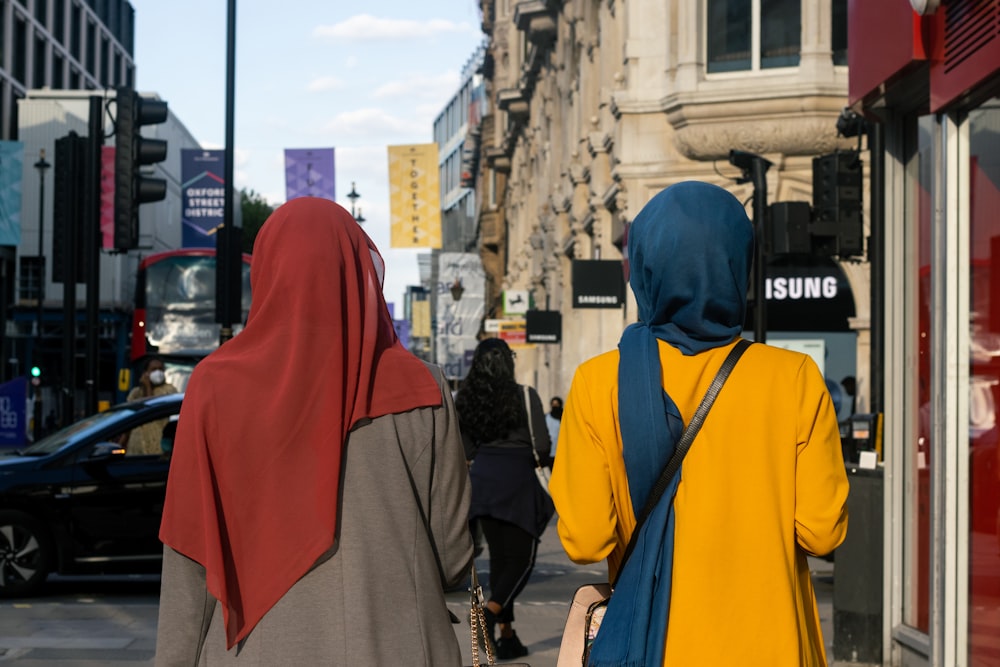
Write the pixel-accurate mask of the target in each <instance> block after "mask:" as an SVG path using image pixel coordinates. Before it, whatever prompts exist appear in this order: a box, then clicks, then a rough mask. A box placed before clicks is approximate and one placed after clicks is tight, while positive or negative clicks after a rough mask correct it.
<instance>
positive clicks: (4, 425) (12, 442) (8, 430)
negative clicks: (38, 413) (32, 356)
mask: <svg viewBox="0 0 1000 667" xmlns="http://www.w3.org/2000/svg"><path fill="white" fill-rule="evenodd" d="M27 402H28V378H25V377H20V378H15V379H13V380H11V381H10V382H4V383H3V384H0V447H20V446H22V445H24V444H25V443H26V442H27V441H28V421H27V418H28V405H27Z"/></svg>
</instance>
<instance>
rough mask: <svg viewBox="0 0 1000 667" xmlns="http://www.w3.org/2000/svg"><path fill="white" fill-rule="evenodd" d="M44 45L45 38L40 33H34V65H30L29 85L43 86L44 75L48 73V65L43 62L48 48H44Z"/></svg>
mask: <svg viewBox="0 0 1000 667" xmlns="http://www.w3.org/2000/svg"><path fill="white" fill-rule="evenodd" d="M45 46H46V45H45V40H44V39H43V38H42V36H41V35H40V34H39V35H36V36H35V63H34V66H33V67H32V70H33V71H32V77H31V78H32V79H33V81H32V84H31V85H33V86H34V87H35V88H44V87H45V75H46V74H48V71H49V69H48V66H47V65H46V63H45V56H46V51H48V49H46V48H45Z"/></svg>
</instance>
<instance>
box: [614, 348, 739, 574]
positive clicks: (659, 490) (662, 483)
mask: <svg viewBox="0 0 1000 667" xmlns="http://www.w3.org/2000/svg"><path fill="white" fill-rule="evenodd" d="M750 345H752V343H751V342H750V341H748V340H747V339H745V338H740V340H739V342H738V343H736V345H734V346H733V349H732V350H730V351H729V356H727V357H726V360H725V361H723V362H722V366H721V367H720V368H719V372H718V373H716V374H715V379H714V380H712V384H711V385H709V387H708V391H706V392H705V397H704V398H702V399H701V403H700V404H699V405H698V409H697V410H696V411H695V413H694V416H693V417H691V421H690V422H689V423H688V425H687V427H686V428H685V429H684V433H682V434H681V439H680V440H678V441H677V446H676V447H675V448H674V454H673V456H671V457H670V460H669V461H667V466H666V467H665V468H664V469H663V473H662V474H661V475H660V478H659V479H658V480H656V484H654V485H653V490H652V491H650V492H649V498H647V499H646V505H645V506H644V507H643V508H642V512H640V513H639V516H638V518H637V519H636V523H635V530H633V531H632V537H631V539H629V541H628V546H627V547H625V555H624V556H622V562H621V563H620V564H619V566H618V574H616V575H615V581H614V584H617V583H618V577H620V576H621V573H622V570H623V569H625V563H626V562H627V561H628V558H629V556H631V555H632V550H633V549H635V543H636V540H637V539H638V537H639V530H640V529H641V528H642V524H643V523H644V522H645V521H646V518H647V517H648V516H649V515H650V513H651V512H652V511H653V508H654V507H656V504H657V503H658V502H660V497H661V496H662V495H663V492H664V491H666V490H667V486H668V485H669V484H670V481H671V480H672V479H673V478H674V475H676V474H677V471H678V470H680V467H681V462H682V461H683V460H684V455H685V454H687V452H688V450H689V449H690V448H691V443H692V442H694V438H695V436H696V435H698V431H699V430H701V425H702V423H704V421H705V416H706V415H707V414H708V411H709V409H711V407H712V403H714V402H715V397H716V396H718V395H719V390H720V389H722V385H724V384H725V383H726V380H727V379H728V378H729V373H730V372H732V370H733V367H734V366H736V362H737V361H739V360H740V357H742V356H743V353H744V352H745V351H746V349H747V348H748V347H750ZM614 584H612V588H614Z"/></svg>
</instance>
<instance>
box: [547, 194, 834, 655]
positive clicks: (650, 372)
mask: <svg viewBox="0 0 1000 667" xmlns="http://www.w3.org/2000/svg"><path fill="white" fill-rule="evenodd" d="M753 250H754V230H753V226H752V225H751V223H750V220H749V219H748V217H747V215H746V211H745V210H744V208H743V205H742V204H741V203H740V201H739V200H738V199H736V197H734V196H733V195H732V194H730V193H729V192H727V191H726V190H724V189H723V188H720V187H718V186H715V185H709V184H707V183H699V182H684V183H678V184H676V185H672V186H670V187H668V188H666V189H665V190H663V191H661V192H660V193H659V194H657V195H656V196H654V197H653V198H652V200H650V201H649V203H647V204H646V205H645V206H644V207H643V209H642V210H641V211H640V212H639V214H638V215H637V216H636V217H635V219H634V220H633V221H632V224H631V226H630V228H629V234H628V258H629V264H630V267H629V268H630V277H629V284H630V285H631V287H632V291H633V293H634V294H635V300H636V305H637V307H638V321H637V322H635V323H633V324H631V325H630V326H628V328H626V329H625V331H624V332H623V333H622V336H621V339H620V341H619V343H618V349H617V350H613V351H610V352H606V353H604V354H602V355H600V356H597V357H595V358H593V359H590V360H589V361H586V362H584V363H583V364H582V365H581V366H580V367H579V368H577V370H576V374H575V376H574V378H573V382H572V386H571V388H570V391H569V394H568V396H567V398H566V410H565V412H564V413H563V419H562V424H561V427H560V444H559V456H558V457H557V461H556V464H555V466H554V469H553V471H552V479H551V482H550V485H549V488H550V490H551V492H552V498H553V500H554V501H555V504H556V508H557V509H558V511H559V523H558V527H559V537H560V538H561V540H562V544H563V547H564V548H565V549H566V552H567V554H568V555H569V557H570V558H571V559H572V560H573V561H574V562H577V563H594V562H598V561H601V560H605V559H606V560H607V563H608V581H609V582H610V581H615V578H616V577H618V579H617V585H616V587H615V589H614V592H613V593H612V595H611V599H610V602H609V604H608V606H607V610H606V614H605V616H604V619H603V622H602V624H601V626H600V629H599V630H598V632H597V636H596V639H595V640H594V642H593V646H592V648H591V650H590V655H589V661H588V663H587V664H588V665H590V666H591V667H611V666H614V667H622V666H626V665H627V666H630V667H631V666H643V667H653V666H657V667H658V666H659V665H754V666H758V667H793V666H794V667H817V666H820V665H826V656H825V652H824V642H823V635H822V631H821V629H820V619H819V614H818V612H817V607H816V597H815V593H814V591H813V586H812V580H811V578H810V571H809V563H808V561H807V556H810V555H812V556H822V555H825V554H828V553H829V552H831V551H832V550H833V549H835V548H836V547H837V546H838V545H839V544H840V543H841V542H842V541H843V540H844V536H845V535H846V532H847V506H846V500H847V492H848V483H847V475H846V471H845V468H844V461H843V457H842V455H841V447H840V434H839V430H838V426H837V416H836V413H835V412H834V409H833V403H832V402H831V400H830V394H829V393H828V392H827V390H826V387H825V385H824V382H823V376H822V375H821V374H820V372H819V369H818V367H817V366H816V364H815V363H814V362H813V360H812V359H811V358H810V357H809V356H807V355H805V354H800V353H798V352H793V351H789V350H783V349H780V348H778V347H771V346H768V345H764V344H761V343H755V344H752V345H749V346H748V347H747V346H746V345H747V344H746V342H744V341H741V338H740V334H741V332H742V329H743V325H744V321H745V311H746V300H747V283H748V277H749V273H750V265H751V258H752V257H753ZM744 349H745V352H743V350H744ZM734 350H735V354H737V355H738V354H739V353H741V352H743V356H742V357H734V358H738V363H736V365H735V367H733V369H732V373H731V374H730V375H729V377H728V380H726V381H725V384H724V385H722V386H721V390H719V391H718V395H717V398H716V399H715V402H714V403H713V404H712V405H711V409H710V410H709V411H708V412H707V413H706V416H705V417H704V422H703V424H702V425H701V429H700V430H698V431H696V435H695V437H694V440H693V441H692V442H691V445H690V449H689V450H687V455H686V456H685V457H684V458H683V461H682V463H681V465H680V468H679V469H678V471H677V472H676V473H675V474H673V475H669V474H668V478H669V479H668V481H667V483H666V485H665V486H660V484H659V483H658V481H662V480H661V479H660V478H661V475H662V474H663V473H664V472H669V471H668V470H667V468H666V464H667V462H668V461H669V460H670V458H671V456H672V455H673V453H674V451H675V449H677V448H678V445H679V443H681V434H682V432H683V431H684V430H685V429H686V427H687V426H688V425H689V424H691V422H692V420H693V415H694V414H695V412H696V410H697V408H698V406H699V404H700V403H701V399H702V398H703V397H704V396H706V394H708V391H709V388H710V386H712V385H713V384H715V382H714V379H715V378H716V374H717V372H718V371H719V370H720V368H722V366H723V363H724V361H725V360H727V359H728V358H729V355H730V353H732V352H734ZM716 386H718V385H716ZM695 422H696V423H698V420H695ZM681 444H686V441H684V443H681ZM680 449H681V451H685V450H684V449H683V447H681V448H680ZM654 488H655V489H657V490H660V489H662V490H663V493H662V496H660V500H659V501H658V502H657V503H656V505H655V506H654V507H653V509H652V511H651V512H650V513H649V514H647V515H646V517H645V520H644V521H643V522H642V526H641V529H640V530H639V532H638V534H637V535H636V536H635V542H634V547H633V550H632V552H631V554H630V555H628V556H627V559H626V547H627V545H628V544H629V542H630V540H631V539H632V538H633V533H634V532H635V530H636V524H637V517H639V516H640V515H642V513H643V509H644V507H645V505H646V501H647V499H648V498H649V497H650V496H652V495H653V493H654ZM623 560H624V567H623V566H622V563H623ZM619 575H620V576H619Z"/></svg>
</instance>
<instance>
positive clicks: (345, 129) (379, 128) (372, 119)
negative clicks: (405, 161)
mask: <svg viewBox="0 0 1000 667" xmlns="http://www.w3.org/2000/svg"><path fill="white" fill-rule="evenodd" d="M323 129H324V131H326V132H332V133H335V134H336V135H337V136H339V137H357V136H363V137H377V136H378V135H380V134H383V133H385V134H390V135H417V136H420V135H426V134H428V133H429V132H430V128H429V126H428V124H427V121H426V119H424V118H412V117H405V118H403V117H400V116H393V115H392V114H390V113H388V112H386V111H384V110H383V109H357V110H355V111H345V112H344V113H340V114H337V115H336V116H334V117H333V119H332V120H330V121H329V122H328V123H326V125H325V126H324V128H323Z"/></svg>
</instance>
